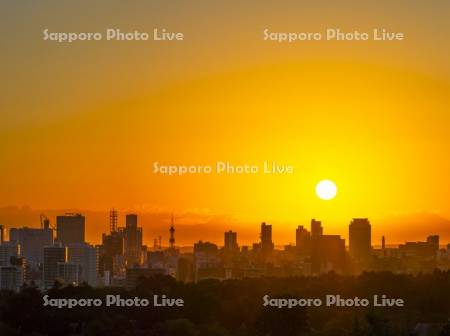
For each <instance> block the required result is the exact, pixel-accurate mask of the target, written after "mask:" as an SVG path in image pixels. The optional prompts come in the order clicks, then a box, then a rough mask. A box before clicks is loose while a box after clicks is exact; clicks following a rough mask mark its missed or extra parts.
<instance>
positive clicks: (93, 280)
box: [67, 243, 99, 286]
mask: <svg viewBox="0 0 450 336" xmlns="http://www.w3.org/2000/svg"><path fill="white" fill-rule="evenodd" d="M67 260H68V262H69V263H72V264H77V265H79V266H80V274H79V279H78V281H79V282H86V283H88V284H89V285H91V286H97V279H98V260H99V258H98V249H97V248H95V247H94V246H92V245H89V244H87V243H78V244H69V246H68V247H67Z"/></svg>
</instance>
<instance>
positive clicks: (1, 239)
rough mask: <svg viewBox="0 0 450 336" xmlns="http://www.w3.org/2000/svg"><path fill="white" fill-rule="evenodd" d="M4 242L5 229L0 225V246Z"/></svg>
mask: <svg viewBox="0 0 450 336" xmlns="http://www.w3.org/2000/svg"><path fill="white" fill-rule="evenodd" d="M4 241H5V227H4V226H3V225H0V244H3V242H4Z"/></svg>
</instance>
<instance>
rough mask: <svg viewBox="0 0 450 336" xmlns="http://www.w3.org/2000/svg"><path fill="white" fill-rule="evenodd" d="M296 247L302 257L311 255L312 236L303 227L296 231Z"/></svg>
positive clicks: (300, 226)
mask: <svg viewBox="0 0 450 336" xmlns="http://www.w3.org/2000/svg"><path fill="white" fill-rule="evenodd" d="M295 246H296V250H297V253H298V254H300V255H302V256H307V255H309V254H310V253H311V234H310V233H309V232H308V230H306V229H305V228H304V227H303V226H302V225H299V226H298V227H297V229H296V230H295Z"/></svg>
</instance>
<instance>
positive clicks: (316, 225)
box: [311, 218, 323, 237]
mask: <svg viewBox="0 0 450 336" xmlns="http://www.w3.org/2000/svg"><path fill="white" fill-rule="evenodd" d="M321 235H323V228H322V222H321V221H318V220H315V219H314V218H313V219H312V220H311V236H312V237H317V236H321Z"/></svg>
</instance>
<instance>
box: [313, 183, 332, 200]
mask: <svg viewBox="0 0 450 336" xmlns="http://www.w3.org/2000/svg"><path fill="white" fill-rule="evenodd" d="M336 192H337V187H336V184H335V183H334V182H333V181H330V180H322V181H320V182H319V183H317V186H316V194H317V196H318V197H319V198H320V199H323V200H330V199H332V198H334V196H336Z"/></svg>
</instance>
